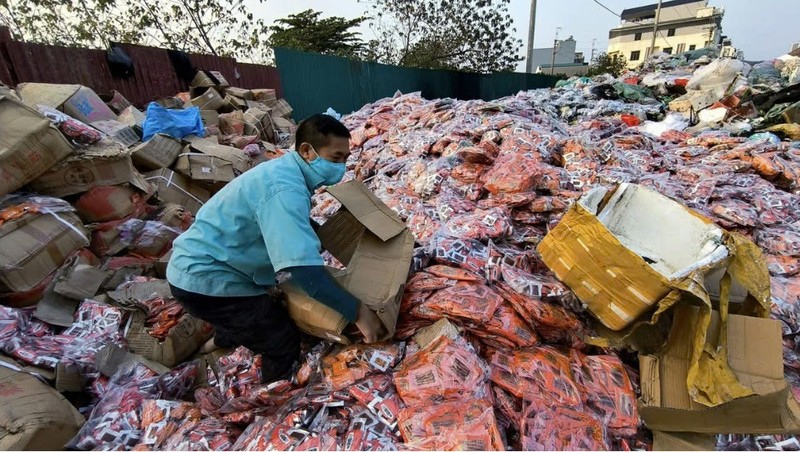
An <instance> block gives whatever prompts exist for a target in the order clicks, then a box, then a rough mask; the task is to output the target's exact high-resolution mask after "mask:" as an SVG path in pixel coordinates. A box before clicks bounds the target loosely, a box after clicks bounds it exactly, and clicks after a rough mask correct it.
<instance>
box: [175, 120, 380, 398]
mask: <svg viewBox="0 0 800 452" xmlns="http://www.w3.org/2000/svg"><path fill="white" fill-rule="evenodd" d="M349 138H350V132H349V131H348V130H347V128H346V127H345V126H344V125H342V124H341V123H340V122H339V121H337V120H336V119H334V118H332V117H330V116H325V115H316V116H312V117H310V118H308V119H306V120H305V121H303V122H301V123H300V126H299V127H298V128H297V134H296V144H295V151H296V152H289V153H288V154H287V155H284V156H283V157H280V158H278V159H275V160H272V161H270V162H267V163H262V164H260V165H258V166H256V167H255V168H253V169H252V170H250V171H248V172H246V173H244V174H242V175H241V176H239V177H238V178H236V179H235V180H233V181H232V182H231V183H229V184H228V185H227V186H225V188H223V189H222V190H221V191H220V192H219V193H217V194H216V195H214V197H212V198H211V199H210V200H209V201H208V202H207V203H206V204H205V205H204V206H203V207H202V208H201V209H200V211H199V212H198V213H197V218H196V220H195V222H194V224H193V225H192V226H191V227H190V228H189V229H188V230H187V231H186V232H185V233H183V234H182V235H181V236H180V237H178V239H177V240H175V243H174V245H173V253H172V258H171V259H170V261H169V265H168V267H167V279H168V280H169V283H170V288H171V289H172V294H173V296H174V297H175V298H176V299H177V300H178V301H179V302H180V303H181V304H182V305H183V306H184V308H185V309H186V310H187V311H188V312H189V313H190V314H192V315H194V316H196V317H199V318H201V319H204V320H206V321H207V322H209V323H211V324H212V325H213V326H214V329H215V337H214V343H215V345H217V346H219V347H226V348H227V347H236V346H239V345H244V346H246V347H248V348H250V349H251V350H253V351H254V352H256V353H260V354H261V355H262V358H263V367H262V375H263V379H264V382H270V381H274V380H278V379H281V378H285V377H287V376H288V373H289V371H290V370H291V368H292V365H293V363H294V361H295V359H296V358H297V357H298V355H299V352H300V336H299V332H298V330H297V327H296V325H294V322H292V320H291V319H290V318H289V316H288V313H287V311H286V307H285V306H284V305H283V301H282V297H281V296H280V293H279V292H278V291H277V290H276V289H275V284H276V281H275V273H276V272H279V271H287V272H289V273H290V274H291V276H292V280H293V281H294V282H295V283H297V284H298V285H299V286H300V287H302V288H303V289H304V290H305V291H306V292H307V293H308V295H310V296H311V297H314V298H315V299H317V300H319V301H320V302H322V303H324V304H326V305H328V306H330V307H331V308H333V309H335V310H336V311H338V312H340V313H341V314H342V315H343V316H344V317H345V318H346V319H347V320H348V321H350V322H355V324H356V326H357V327H358V329H359V330H360V331H361V333H362V334H363V335H364V338H365V341H366V342H367V343H370V342H374V341H376V340H377V339H378V338H379V336H380V334H381V323H380V320H379V319H378V317H377V315H376V314H375V313H374V312H372V311H371V310H370V309H369V308H367V307H366V306H365V305H363V304H361V302H360V301H359V300H358V299H356V298H355V297H354V296H353V295H352V294H350V293H349V292H347V291H346V290H344V289H343V288H342V287H341V286H340V285H339V284H338V283H337V282H336V281H335V280H334V279H333V278H332V277H331V276H330V274H329V273H328V272H327V271H326V270H325V268H324V262H323V259H322V256H321V255H320V242H319V239H318V238H317V235H316V234H315V233H314V229H313V227H312V220H311V219H310V213H311V196H312V195H313V194H314V191H315V190H316V189H317V188H319V187H321V186H323V185H334V184H337V183H339V182H340V181H341V180H342V177H343V176H344V173H345V162H346V161H347V158H348V157H349V156H350V150H349Z"/></svg>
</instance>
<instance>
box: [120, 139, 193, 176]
mask: <svg viewBox="0 0 800 452" xmlns="http://www.w3.org/2000/svg"><path fill="white" fill-rule="evenodd" d="M182 149H183V144H181V142H180V141H178V140H176V139H174V138H172V137H171V136H169V135H163V134H157V135H155V136H153V138H151V139H150V140H148V141H146V142H144V143H142V144H140V145H139V146H136V148H134V149H133V151H132V152H131V158H132V159H133V164H134V165H135V166H136V168H137V169H139V170H140V171H154V170H158V169H161V168H168V167H170V166H172V164H173V163H175V159H177V158H178V155H179V154H180V153H181V150H182Z"/></svg>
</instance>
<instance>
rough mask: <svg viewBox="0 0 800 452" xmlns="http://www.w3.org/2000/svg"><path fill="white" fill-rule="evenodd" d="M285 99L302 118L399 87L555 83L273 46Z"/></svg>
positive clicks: (512, 89) (493, 93)
mask: <svg viewBox="0 0 800 452" xmlns="http://www.w3.org/2000/svg"><path fill="white" fill-rule="evenodd" d="M275 60H276V62H277V66H278V71H279V72H280V75H281V84H282V86H283V93H284V97H285V98H286V100H288V101H289V103H290V104H291V105H292V108H293V109H294V113H293V116H294V118H295V119H297V120H300V119H303V118H305V117H307V116H310V115H312V114H315V113H322V112H324V111H325V110H327V109H328V107H332V108H333V109H334V110H336V111H338V112H339V113H342V114H346V113H350V112H352V111H355V110H358V109H359V108H361V107H362V106H363V105H364V104H367V103H370V102H374V101H376V100H378V99H381V98H384V97H390V96H392V95H394V93H395V92H397V91H400V92H403V93H410V92H414V91H421V92H422V95H423V96H424V97H425V98H428V99H434V98H442V97H451V98H455V99H463V100H468V99H483V100H492V99H497V98H500V97H503V96H508V95H511V94H515V93H517V92H518V91H521V90H526V89H536V88H549V87H552V86H555V84H556V82H557V81H558V78H557V77H551V76H548V75H538V74H520V73H511V72H509V73H498V74H473V73H468V72H457V71H435V70H430V69H412V68H404V67H397V66H387V65H385V64H378V63H366V62H362V61H353V60H348V59H345V58H338V57H333V56H327V55H319V54H314V53H305V52H298V51H295V50H290V49H285V48H277V49H275Z"/></svg>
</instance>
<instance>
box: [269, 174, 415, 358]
mask: <svg viewBox="0 0 800 452" xmlns="http://www.w3.org/2000/svg"><path fill="white" fill-rule="evenodd" d="M328 192H329V193H330V194H331V195H332V196H334V197H335V198H336V199H338V200H339V202H341V203H342V209H341V210H339V212H337V213H336V214H335V215H334V216H333V217H331V218H330V219H329V220H328V221H326V222H325V224H323V225H322V226H321V227H320V228H319V230H318V231H317V234H318V235H319V238H320V242H321V243H322V246H323V248H325V249H326V250H328V251H329V252H330V253H331V254H333V256H334V257H336V259H338V260H339V261H340V262H342V263H343V264H345V265H346V266H347V270H346V271H343V272H340V273H339V274H337V275H334V276H335V278H336V279H337V280H338V281H339V283H341V284H342V286H343V287H344V288H346V289H347V290H348V291H350V293H352V294H353V295H355V296H356V297H357V298H358V299H359V300H361V301H362V302H363V303H364V304H366V305H367V306H368V307H369V308H370V309H372V310H374V311H375V312H376V313H377V314H378V317H379V318H380V319H381V322H382V323H383V325H384V327H385V328H386V331H387V332H388V335H387V337H391V336H393V335H394V331H395V327H396V324H397V316H398V315H399V310H400V302H401V301H402V297H403V291H404V290H405V282H406V279H407V277H408V272H409V269H410V266H411V258H412V254H413V250H414V237H413V236H412V234H411V232H410V231H409V230H408V229H407V228H406V225H405V223H403V221H402V220H401V219H400V218H399V217H398V216H397V214H395V213H394V212H393V211H392V210H391V209H389V207H387V206H386V205H385V204H384V203H383V202H381V201H380V200H379V199H378V198H377V197H376V196H375V195H374V194H373V193H371V192H370V191H369V190H368V189H367V188H366V187H365V186H364V184H362V183H361V182H358V181H351V182H347V183H344V184H340V185H336V186H333V187H329V188H328ZM282 288H283V289H284V290H285V291H286V293H287V301H288V309H289V315H290V316H291V317H292V319H294V320H295V322H297V326H298V327H300V329H302V330H304V331H306V332H307V333H309V334H313V335H315V336H318V337H322V338H326V339H334V338H335V339H336V340H338V341H339V342H341V343H348V342H349V340H348V339H347V338H346V337H345V336H344V335H343V334H342V333H343V332H344V328H345V327H346V326H347V321H346V320H345V319H344V318H343V317H342V316H341V314H339V313H338V312H336V311H334V310H332V309H330V308H328V307H327V306H325V305H323V304H322V303H320V302H318V301H316V300H314V299H312V298H309V297H308V296H307V295H306V294H304V293H303V292H302V291H301V290H300V289H298V288H296V287H293V286H291V284H289V285H282Z"/></svg>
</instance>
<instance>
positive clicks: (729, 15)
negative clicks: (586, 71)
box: [247, 0, 800, 70]
mask: <svg viewBox="0 0 800 452" xmlns="http://www.w3.org/2000/svg"><path fill="white" fill-rule="evenodd" d="M247 1H248V2H249V3H250V8H251V10H252V11H253V13H254V14H256V15H257V16H259V17H262V18H264V19H265V20H267V21H270V22H271V21H273V20H275V19H279V18H281V17H285V16H287V15H289V14H292V13H297V12H300V11H304V10H306V9H314V10H317V11H322V13H323V16H325V17H327V16H343V17H346V18H354V17H358V16H361V15H363V14H364V13H365V12H367V11H368V10H369V9H370V0H265V1H264V3H262V4H258V3H257V0H247ZM598 1H600V2H601V3H603V4H604V5H606V6H607V7H608V8H609V9H611V10H612V11H614V12H616V13H621V12H622V10H624V9H626V8H634V7H637V6H644V5H647V4H652V3H655V1H645V0H598ZM709 5H710V6H716V7H724V8H725V17H724V19H723V21H722V29H723V30H722V31H723V34H725V35H726V36H728V37H730V38H732V39H733V45H734V46H735V47H736V48H738V49H740V50H742V51H744V57H745V58H746V59H747V60H765V59H769V58H775V57H778V56H781V55H783V54H785V53H787V52H788V51H789V50H790V49H791V44H792V43H793V42H800V27H798V25H797V24H800V0H758V1H754V0H711V1H710V3H709ZM509 10H510V11H509V12H510V14H511V16H512V18H513V19H514V26H515V28H516V29H517V32H516V36H517V37H518V38H519V39H521V40H522V42H523V50H522V53H523V54H524V53H525V46H526V43H527V39H528V30H527V27H528V20H529V14H530V0H511V5H510V7H509ZM619 22H620V19H619V17H616V16H614V15H613V14H612V13H611V12H609V11H607V10H605V9H603V8H602V7H601V6H600V5H598V4H597V3H595V2H594V0H538V6H537V13H536V34H535V38H534V47H537V48H538V47H552V43H553V39H554V38H555V33H556V27H561V31H560V33H559V37H560V38H562V39H563V38H567V37H569V36H570V35H571V36H573V37H574V38H575V40H576V41H577V50H578V51H579V52H584V54H585V55H586V56H587V59H588V56H589V55H590V54H591V51H592V40H593V39H594V40H596V41H595V43H594V46H595V49H597V52H600V51H604V50H605V49H606V48H607V46H608V31H609V30H610V29H611V28H614V27H615V26H617V25H618V24H619ZM361 31H362V36H363V38H364V39H367V40H368V39H372V38H374V35H373V33H372V31H371V30H370V29H369V27H368V26H366V25H363V26H362V27H361ZM524 66H525V65H524V62H522V63H520V67H519V69H520V70H522V69H524Z"/></svg>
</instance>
